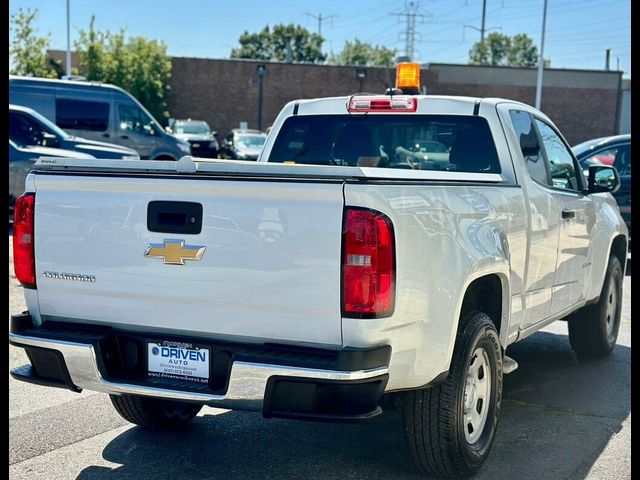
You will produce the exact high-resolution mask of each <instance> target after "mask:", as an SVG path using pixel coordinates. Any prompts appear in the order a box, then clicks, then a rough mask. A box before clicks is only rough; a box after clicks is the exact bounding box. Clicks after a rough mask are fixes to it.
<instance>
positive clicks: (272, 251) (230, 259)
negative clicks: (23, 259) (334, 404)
mask: <svg viewBox="0 0 640 480" xmlns="http://www.w3.org/2000/svg"><path fill="white" fill-rule="evenodd" d="M36 190H37V197H36V198H37V203H36V212H37V213H36V222H37V225H38V227H37V229H38V230H37V231H38V234H37V235H38V239H39V241H38V242H37V243H36V259H37V261H36V262H37V263H36V269H37V271H38V272H45V271H53V272H73V273H76V274H90V275H94V276H95V277H96V281H95V282H93V283H82V282H73V281H62V280H59V279H51V278H46V277H42V276H40V277H39V278H38V305H39V312H40V315H41V316H42V317H52V318H67V319H76V320H77V321H82V322H89V323H100V324H105V325H111V326H118V327H121V328H125V329H126V328H131V329H134V328H135V329H152V330H153V329H156V330H157V329H162V330H166V331H176V332H182V333H183V334H186V333H188V334H192V335H200V336H202V335H215V336H216V337H217V338H223V339H224V338H226V339H235V340H239V339H242V340H243V341H249V342H251V341H260V342H264V341H273V342H275V341H280V342H285V343H286V342H299V343H311V344H324V345H330V346H334V347H338V346H340V345H341V344H342V337H341V330H340V249H341V229H342V208H343V199H342V185H341V184H339V183H338V184H330V183H325V184H308V183H307V184H300V183H293V182H288V183H285V182H242V181H239V182H238V181H234V182H229V181H211V180H193V179H191V180H175V179H158V178H153V179H149V178H124V177H117V178H106V177H99V176H98V177H92V176H58V175H39V176H37V177H36ZM152 200H179V201H192V202H199V203H201V204H203V205H205V206H206V207H205V210H204V218H203V225H202V232H201V233H200V234H198V235H183V234H168V233H154V232H150V231H148V230H147V228H146V224H147V217H146V215H147V204H148V203H149V201H152ZM165 239H182V240H185V242H186V243H187V244H193V245H205V246H206V252H205V253H204V255H203V258H202V260H201V261H197V262H195V261H194V262H190V261H188V260H186V261H185V262H186V265H185V266H175V265H165V264H164V262H163V261H162V259H157V258H148V257H144V256H143V254H144V252H145V249H146V247H147V245H148V244H150V243H162V242H163V240H165Z"/></svg>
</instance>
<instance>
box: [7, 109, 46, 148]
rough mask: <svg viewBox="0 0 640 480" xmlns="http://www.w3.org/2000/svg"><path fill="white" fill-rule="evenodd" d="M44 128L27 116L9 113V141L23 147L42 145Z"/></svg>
mask: <svg viewBox="0 0 640 480" xmlns="http://www.w3.org/2000/svg"><path fill="white" fill-rule="evenodd" d="M42 138H43V132H42V127H41V126H40V125H39V124H38V123H37V122H35V121H33V120H32V119H30V118H29V117H27V116H26V115H23V114H21V113H17V112H9V139H11V140H13V141H14V142H15V143H16V144H18V145H21V146H33V145H40V144H41V142H42Z"/></svg>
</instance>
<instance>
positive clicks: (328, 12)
mask: <svg viewBox="0 0 640 480" xmlns="http://www.w3.org/2000/svg"><path fill="white" fill-rule="evenodd" d="M69 1H70V5H71V8H70V10H71V42H72V45H73V41H74V39H76V38H77V37H78V30H79V29H85V30H86V29H87V28H88V26H89V20H90V18H91V16H92V15H95V17H96V23H95V25H96V29H98V30H110V31H117V30H120V29H121V28H124V29H126V32H127V34H128V35H131V36H137V35H141V36H144V37H147V38H155V39H157V40H161V41H163V42H164V43H165V44H166V45H167V51H168V53H169V55H172V56H178V57H198V58H229V54H230V52H231V49H232V48H233V47H236V46H238V38H239V37H240V35H241V34H242V33H243V32H244V31H249V32H258V31H260V30H261V29H262V28H263V27H264V26H265V25H275V24H278V23H285V24H288V23H295V24H300V25H303V26H305V27H306V28H308V29H309V30H311V31H313V32H317V31H318V27H319V25H318V17H319V16H322V22H321V31H322V36H323V37H324V38H325V43H324V45H323V50H324V52H325V53H332V52H333V53H339V52H340V51H341V50H342V48H343V46H344V44H345V42H346V41H353V40H354V39H356V38H358V39H359V40H361V41H365V42H369V43H372V44H377V45H384V46H385V47H388V48H395V49H397V50H398V54H399V55H403V54H404V53H405V41H404V36H403V35H404V32H405V29H406V16H398V15H396V14H398V13H403V12H405V11H406V10H405V9H406V8H407V5H406V3H407V2H405V1H398V0H396V1H385V0H296V1H284V0H272V1H267V0H263V1H260V0H235V1H233V0H231V1H230V0H225V1H217V0H180V1H179V2H176V1H175V0H174V1H169V0H69ZM414 2H415V3H417V4H418V6H417V8H418V13H419V14H420V16H417V17H415V20H416V24H415V29H416V36H415V56H414V61H418V62H421V63H467V62H468V58H469V50H470V49H471V47H472V46H473V44H474V43H475V42H476V41H478V40H479V39H480V32H479V31H478V29H479V28H480V26H481V19H482V7H483V0H420V1H418V0H414ZM66 3H67V0H10V2H9V14H10V15H11V14H12V13H14V12H16V11H17V10H18V9H19V8H23V9H26V8H31V9H37V10H38V19H37V21H36V23H35V27H36V28H37V29H38V33H39V34H50V40H51V44H50V46H51V48H52V49H59V50H64V49H66V46H67V40H66ZM543 3H544V0H486V24H485V27H486V29H487V33H486V34H489V33H491V32H493V31H499V32H501V33H503V34H506V35H515V34H518V33H526V34H527V35H529V36H530V37H531V38H532V39H533V40H534V42H535V43H536V45H537V46H538V47H540V40H541V34H542V19H543ZM11 38H12V35H11V32H10V34H9V41H11ZM607 48H610V49H611V56H610V58H611V60H610V68H611V70H616V69H618V65H619V69H620V70H621V71H623V72H624V77H625V78H630V77H631V0H548V7H547V24H546V36H545V44H544V57H545V58H546V59H549V60H551V66H552V67H554V68H576V69H595V70H602V69H604V68H605V50H606V49H607Z"/></svg>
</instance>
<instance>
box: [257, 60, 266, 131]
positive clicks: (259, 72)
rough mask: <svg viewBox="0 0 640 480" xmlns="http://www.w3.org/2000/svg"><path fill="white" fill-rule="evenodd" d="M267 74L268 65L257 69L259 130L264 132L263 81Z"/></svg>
mask: <svg viewBox="0 0 640 480" xmlns="http://www.w3.org/2000/svg"><path fill="white" fill-rule="evenodd" d="M266 74H267V67H266V65H258V66H257V67H256V77H258V78H257V79H256V80H257V81H258V130H260V131H262V80H263V78H264V77H265V75H266Z"/></svg>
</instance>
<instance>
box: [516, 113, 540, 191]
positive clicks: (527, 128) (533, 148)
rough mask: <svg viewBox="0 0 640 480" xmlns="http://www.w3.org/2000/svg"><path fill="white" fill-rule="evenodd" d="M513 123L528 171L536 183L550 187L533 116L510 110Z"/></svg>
mask: <svg viewBox="0 0 640 480" xmlns="http://www.w3.org/2000/svg"><path fill="white" fill-rule="evenodd" d="M509 115H510V116H511V123H513V129H514V130H515V132H516V137H517V138H518V141H519V143H520V150H521V151H522V156H523V158H524V161H525V163H526V165H527V171H528V172H529V175H531V178H533V179H534V180H535V181H536V182H539V183H542V184H544V185H549V180H548V179H549V177H548V176H547V167H546V166H545V163H544V159H543V157H542V152H541V151H540V142H539V140H538V134H537V133H536V130H535V128H534V127H533V121H532V120H531V115H529V114H528V113H527V112H522V111H520V110H510V111H509Z"/></svg>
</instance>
